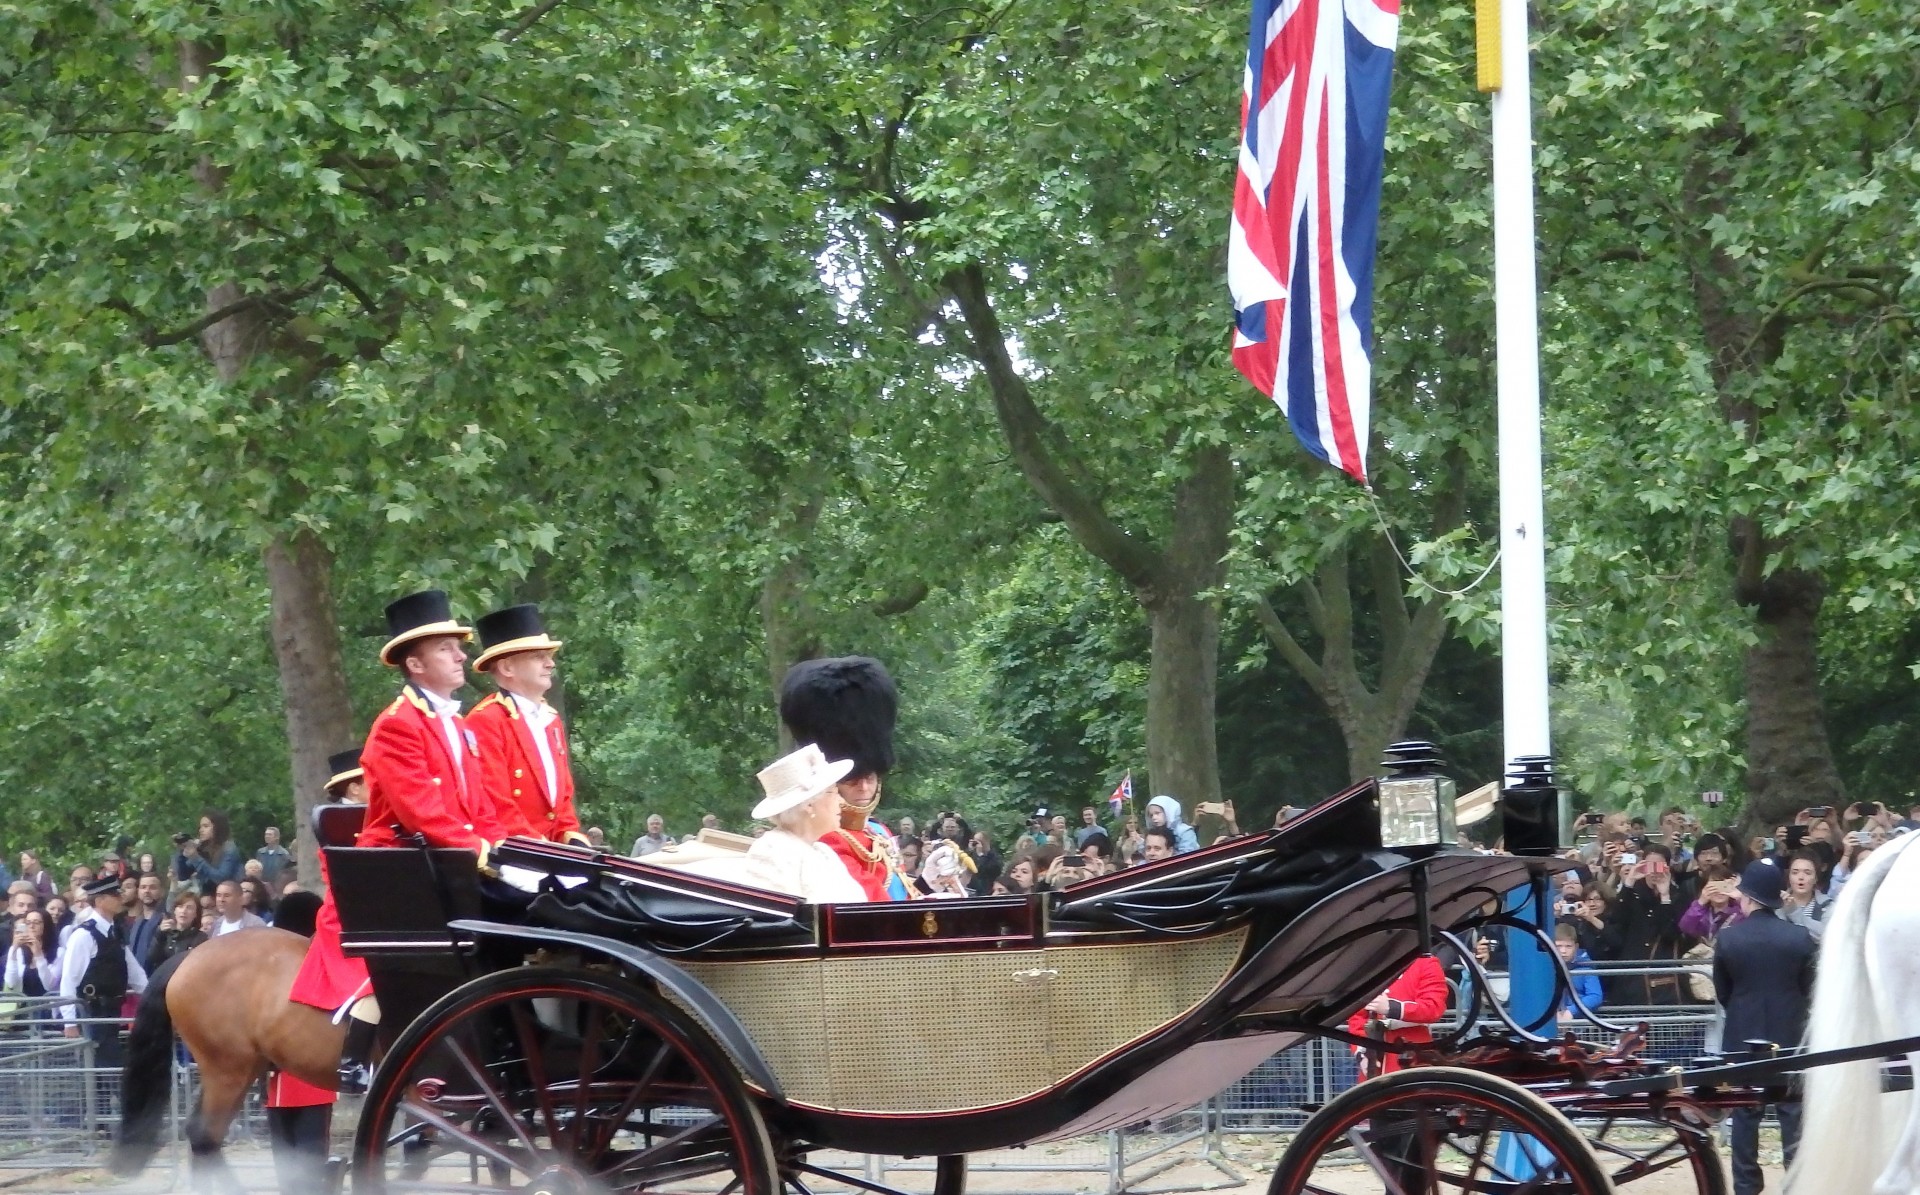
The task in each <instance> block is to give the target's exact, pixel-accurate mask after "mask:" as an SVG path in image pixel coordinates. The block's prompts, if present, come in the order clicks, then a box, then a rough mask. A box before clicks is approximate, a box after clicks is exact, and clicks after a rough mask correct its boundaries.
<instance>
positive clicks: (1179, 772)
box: [1147, 593, 1220, 822]
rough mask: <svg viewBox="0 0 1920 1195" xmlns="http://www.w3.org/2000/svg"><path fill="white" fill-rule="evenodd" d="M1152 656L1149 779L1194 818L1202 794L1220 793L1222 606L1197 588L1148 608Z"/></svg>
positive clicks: (1210, 797)
mask: <svg viewBox="0 0 1920 1195" xmlns="http://www.w3.org/2000/svg"><path fill="white" fill-rule="evenodd" d="M1147 616H1148V619H1149V621H1150V622H1151V623H1152V625H1153V655H1152V658H1151V659H1150V660H1149V661H1148V668H1147V781H1148V783H1149V784H1150V785H1151V786H1152V788H1153V794H1154V795H1158V794H1160V793H1166V794H1168V795H1170V796H1172V797H1174V798H1176V799H1178V800H1179V802H1180V804H1181V807H1182V808H1183V809H1185V810H1186V815H1187V820H1188V821H1189V822H1191V821H1192V820H1193V812H1194V809H1195V808H1196V807H1197V806H1198V805H1199V803H1200V802H1201V801H1218V800H1219V799H1220V761H1219V757H1218V755H1217V753H1216V751H1215V742H1214V733H1213V706H1214V676H1215V672H1216V669H1217V667H1218V662H1219V655H1220V612H1219V611H1218V610H1216V609H1214V606H1213V603H1211V602H1207V601H1202V600H1200V599H1198V598H1196V597H1194V596H1193V595H1192V594H1190V593H1189V594H1183V595H1176V596H1174V597H1172V598H1169V599H1168V600H1166V601H1164V602H1161V603H1159V604H1157V605H1154V606H1150V607H1148V610H1147Z"/></svg>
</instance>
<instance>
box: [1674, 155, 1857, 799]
mask: <svg viewBox="0 0 1920 1195" xmlns="http://www.w3.org/2000/svg"><path fill="white" fill-rule="evenodd" d="M1742 135H1743V134H1742V132H1741V130H1740V129H1739V127H1738V126H1737V125H1736V124H1735V123H1734V121H1733V120H1732V118H1727V119H1726V120H1725V121H1724V122H1723V124H1722V125H1721V126H1720V128H1719V129H1718V130H1717V137H1718V138H1719V139H1720V140H1722V141H1731V140H1737V139H1739V138H1740V137H1741V136H1742ZM1732 190H1733V183H1732V180H1731V179H1730V178H1729V177H1728V176H1727V174H1726V172H1725V169H1724V167H1721V166H1718V165H1709V162H1708V159H1706V158H1705V157H1701V158H1699V159H1696V161H1695V163H1694V164H1693V166H1692V168H1691V170H1690V172H1689V177H1688V186H1687V193H1686V200H1687V210H1688V215H1689V216H1691V217H1692V226H1693V227H1694V228H1695V229H1696V230H1700V231H1696V232H1695V233H1694V234H1693V236H1694V239H1695V245H1696V247H1695V258H1694V266H1693V295H1694V304H1695V306H1696V307H1697V308H1698V310H1699V313H1700V327H1701V333H1702V338H1703V339H1704V340H1705V341H1706V344H1707V347H1708V348H1709V349H1710V350H1711V351H1712V358H1711V362H1710V365H1711V370H1712V375H1713V380H1714V384H1715V386H1716V387H1717V388H1718V391H1719V399H1720V413H1721V415H1722V416H1723V417H1724V418H1725V419H1726V421H1727V423H1728V425H1729V426H1730V427H1732V428H1734V429H1736V430H1737V431H1738V432H1739V434H1740V435H1741V436H1743V437H1744V438H1745V439H1746V441H1747V442H1748V443H1752V442H1753V441H1754V440H1755V439H1756V438H1757V437H1758V436H1759V434H1760V424H1761V417H1762V412H1761V411H1760V410H1759V408H1757V407H1756V406H1755V405H1754V402H1753V400H1752V398H1751V388H1750V386H1749V385H1748V383H1749V382H1750V381H1751V379H1752V378H1753V377H1755V376H1758V375H1760V374H1763V373H1764V372H1765V371H1766V370H1768V369H1770V368H1771V367H1772V366H1773V364H1774V363H1775V362H1776V361H1778V360H1779V359H1780V357H1781V355H1782V353H1784V352H1785V351H1786V332H1787V326H1788V324H1787V320H1786V317H1785V314H1784V309H1783V310H1782V311H1777V312H1775V313H1774V314H1773V315H1772V316H1770V317H1766V318H1762V316H1761V314H1760V313H1759V312H1758V311H1756V310H1754V309H1753V307H1752V304H1751V300H1752V296H1753V293H1754V289H1755V280H1754V278H1753V277H1752V275H1751V273H1750V269H1749V262H1748V261H1743V260H1739V259H1736V258H1734V257H1733V256H1732V255H1730V254H1729V253H1728V252H1727V250H1726V249H1725V248H1724V247H1723V246H1720V245H1716V244H1714V243H1713V242H1712V241H1711V239H1710V238H1708V237H1707V235H1706V233H1705V231H1704V230H1705V229H1708V228H1710V227H1712V224H1713V221H1714V220H1715V219H1724V218H1725V215H1726V212H1727V209H1728V206H1729V204H1728V200H1727V196H1728V195H1729V193H1730V192H1731V191H1732ZM1823 247H1824V246H1823ZM1819 253H1820V251H1819V250H1816V252H1815V254H1814V255H1813V256H1811V257H1809V258H1808V259H1806V260H1805V261H1803V262H1802V263H1800V266H1799V267H1798V268H1800V269H1802V270H1812V269H1814V268H1816V266H1817V264H1818V261H1819ZM1727 530H1728V539H1729V541H1730V544H1731V547H1732V549H1733V556H1734V577H1733V597H1734V600H1735V601H1736V602H1738V603H1739V604H1740V605H1742V606H1745V607H1747V608H1748V609H1750V610H1752V611H1753V612H1754V622H1755V624H1756V625H1755V628H1754V629H1755V630H1756V632H1757V633H1758V635H1759V642H1758V643H1756V644H1754V645H1753V646H1752V647H1750V648H1748V649H1747V653H1746V660H1745V668H1746V676H1745V683H1746V698H1747V798H1748V799H1747V815H1746V824H1747V827H1748V828H1749V829H1758V828H1759V827H1761V826H1774V825H1778V824H1780V823H1781V822H1782V821H1786V820H1789V819H1790V818H1791V816H1792V814H1793V813H1794V812H1795V811H1797V810H1799V809H1803V808H1805V807H1806V806H1808V805H1821V804H1827V805H1834V806H1843V805H1845V804H1846V794H1845V792H1844V791H1843V790H1842V788H1841V784H1840V771H1839V769H1838V768H1837V767H1836V766H1835V765H1834V762H1833V744H1832V742H1831V741H1830V740H1829V739H1828V738H1827V723H1826V717H1825V714H1824V712H1823V710H1822V708H1821V701H1820V667H1819V650H1820V642H1819V633H1818V621H1819V614H1820V606H1821V603H1822V602H1824V601H1825V600H1826V590H1827V587H1826V580H1825V578H1824V577H1822V576H1820V575H1819V574H1818V573H1814V572H1808V571H1801V570H1780V571H1776V572H1774V573H1772V574H1771V575H1769V574H1768V573H1767V571H1766V568H1767V561H1768V560H1769V559H1772V558H1775V557H1776V556H1778V555H1779V554H1781V553H1782V551H1783V549H1785V548H1786V547H1787V545H1786V544H1785V543H1782V542H1780V541H1778V540H1772V539H1769V538H1768V537H1767V536H1766V535H1765V534H1764V533H1763V531H1762V530H1761V527H1760V524H1759V522H1758V520H1757V519H1756V518H1755V517H1753V516H1750V515H1736V516H1734V517H1733V518H1732V519H1731V520H1729V525H1728V529H1727Z"/></svg>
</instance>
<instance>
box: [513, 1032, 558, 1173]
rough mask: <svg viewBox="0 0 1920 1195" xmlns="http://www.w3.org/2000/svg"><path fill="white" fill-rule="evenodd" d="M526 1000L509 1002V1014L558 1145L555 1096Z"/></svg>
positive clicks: (550, 1138) (535, 1092) (530, 1081)
mask: <svg viewBox="0 0 1920 1195" xmlns="http://www.w3.org/2000/svg"><path fill="white" fill-rule="evenodd" d="M528 1011H529V1010H528V1006H527V1003H526V1002H525V1001H522V1000H515V1001H512V1002H511V1003H509V1004H508V1005H507V1017H508V1019H509V1020H511V1021H512V1022H513V1032H514V1035H515V1036H516V1037H518V1038H519V1039H520V1050H521V1052H522V1053H523V1054H525V1055H526V1063H527V1082H528V1084H529V1086H530V1087H531V1088H532V1089H533V1098H534V1102H535V1103H536V1104H538V1105H539V1108H540V1114H541V1116H543V1117H544V1118H545V1119H546V1122H547V1140H548V1141H551V1142H553V1144H554V1147H555V1148H556V1149H557V1148H559V1145H560V1126H559V1124H558V1118H557V1117H555V1116H554V1114H553V1099H552V1097H551V1096H550V1094H549V1093H548V1090H547V1068H546V1064H545V1063H544V1062H543V1061H542V1060H541V1057H540V1038H539V1034H538V1032H537V1031H536V1026H535V1025H534V1023H533V1019H532V1017H531V1016H529V1015H528Z"/></svg>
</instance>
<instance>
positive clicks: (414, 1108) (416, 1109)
mask: <svg viewBox="0 0 1920 1195" xmlns="http://www.w3.org/2000/svg"><path fill="white" fill-rule="evenodd" d="M400 1107H401V1109H402V1110H403V1111H405V1112H410V1113H412V1114H413V1115H415V1116H417V1117H419V1118H420V1119H421V1120H424V1121H426V1122H427V1123H428V1124H431V1125H432V1126H433V1127H434V1128H436V1129H439V1130H440V1131H441V1132H443V1133H445V1134H446V1135H447V1136H448V1137H449V1138H450V1139H452V1140H454V1141H458V1142H460V1143H461V1145H462V1147H463V1148H464V1149H466V1150H467V1151H468V1152H469V1153H476V1154H479V1155H480V1156H481V1157H483V1158H486V1159H487V1160H488V1161H492V1162H498V1163H500V1164H501V1165H502V1166H508V1167H511V1168H512V1169H514V1170H518V1171H520V1172H521V1173H522V1174H526V1175H529V1176H530V1175H532V1174H533V1170H532V1168H531V1166H530V1165H529V1164H528V1163H527V1162H526V1161H525V1160H523V1159H520V1158H516V1157H514V1156H513V1155H512V1154H510V1153H507V1152H506V1151H505V1150H503V1149H501V1148H499V1147H498V1146H496V1145H494V1144H493V1143H492V1142H489V1141H486V1140H483V1139H481V1138H479V1137H476V1136H474V1135H473V1134H472V1133H470V1132H468V1131H467V1129H466V1127H465V1126H464V1125H460V1124H457V1123H455V1122H454V1121H453V1120H450V1119H448V1118H447V1117H445V1116H443V1115H441V1114H440V1113H439V1111H437V1110H436V1109H433V1108H429V1107H427V1106H426V1105H424V1104H421V1103H417V1102H415V1101H413V1100H402V1101H401V1102H400Z"/></svg>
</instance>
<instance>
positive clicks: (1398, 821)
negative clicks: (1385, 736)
mask: <svg viewBox="0 0 1920 1195" xmlns="http://www.w3.org/2000/svg"><path fill="white" fill-rule="evenodd" d="M1380 766H1382V767H1384V768H1386V769H1387V774H1386V775H1385V776H1382V777H1380V779H1379V781H1378V782H1377V783H1378V787H1379V790H1380V840H1381V845H1383V846H1385V847H1387V848H1388V849H1390V850H1391V849H1396V848H1405V847H1446V846H1452V845H1453V844H1454V842H1455V840H1456V838H1457V833H1456V827H1455V824H1454V806H1453V802H1454V795H1455V794H1454V784H1453V777H1451V776H1449V775H1447V774H1446V773H1445V772H1444V771H1442V769H1443V768H1444V767H1445V766H1446V763H1445V761H1444V760H1442V759H1441V758H1440V751H1439V749H1438V748H1437V747H1435V746H1434V745H1433V744H1432V743H1423V742H1421V741H1419V740H1417V739H1410V740H1408V741H1407V742H1404V743H1395V744H1393V745H1392V746H1390V747H1388V748H1387V757H1386V758H1385V759H1383V760H1381V761H1380Z"/></svg>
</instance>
